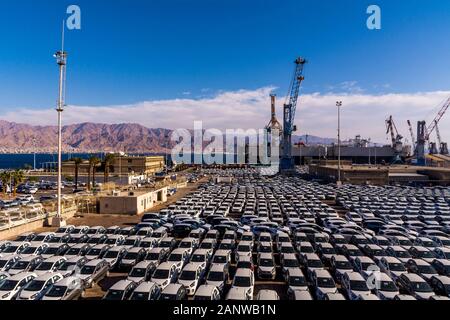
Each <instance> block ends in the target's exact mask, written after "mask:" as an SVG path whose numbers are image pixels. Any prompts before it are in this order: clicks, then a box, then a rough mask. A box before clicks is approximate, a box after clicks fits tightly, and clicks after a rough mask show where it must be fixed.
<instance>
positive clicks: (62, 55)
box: [52, 21, 67, 227]
mask: <svg viewBox="0 0 450 320" xmlns="http://www.w3.org/2000/svg"><path fill="white" fill-rule="evenodd" d="M64 24H65V23H64V21H63V30H62V46H61V51H58V52H56V53H55V55H54V57H55V58H56V63H57V64H58V66H59V95H58V103H57V107H56V111H57V112H58V211H57V214H56V219H54V221H53V223H52V224H53V226H56V227H59V226H63V225H65V221H64V220H63V218H62V206H61V202H62V201H61V200H62V199H61V197H62V194H61V185H62V159H61V158H62V155H61V154H62V113H63V111H64V91H65V80H66V65H67V52H65V51H64V27H65V25H64Z"/></svg>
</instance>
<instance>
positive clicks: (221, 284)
mask: <svg viewBox="0 0 450 320" xmlns="http://www.w3.org/2000/svg"><path fill="white" fill-rule="evenodd" d="M206 284H207V285H211V286H215V287H223V286H224V282H223V281H206Z"/></svg>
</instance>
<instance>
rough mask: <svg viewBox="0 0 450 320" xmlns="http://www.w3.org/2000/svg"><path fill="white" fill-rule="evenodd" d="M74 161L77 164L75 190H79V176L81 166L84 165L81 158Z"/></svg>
mask: <svg viewBox="0 0 450 320" xmlns="http://www.w3.org/2000/svg"><path fill="white" fill-rule="evenodd" d="M72 161H73V162H74V163H75V189H76V190H77V189H78V175H79V172H80V165H81V164H82V163H83V159H81V158H73V159H72Z"/></svg>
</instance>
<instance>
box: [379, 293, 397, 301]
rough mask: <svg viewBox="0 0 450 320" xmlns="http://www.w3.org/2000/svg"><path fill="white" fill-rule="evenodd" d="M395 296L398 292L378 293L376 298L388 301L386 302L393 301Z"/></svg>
mask: <svg viewBox="0 0 450 320" xmlns="http://www.w3.org/2000/svg"><path fill="white" fill-rule="evenodd" d="M397 295H399V292H391V291H378V296H379V298H381V299H383V298H384V299H388V300H392V299H394V298H395V297H396V296H397Z"/></svg>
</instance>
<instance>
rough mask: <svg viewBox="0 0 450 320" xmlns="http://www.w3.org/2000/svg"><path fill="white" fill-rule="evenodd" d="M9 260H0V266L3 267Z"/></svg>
mask: <svg viewBox="0 0 450 320" xmlns="http://www.w3.org/2000/svg"><path fill="white" fill-rule="evenodd" d="M8 261H9V260H0V268H3V267H4V266H5V265H6V263H7V262H8Z"/></svg>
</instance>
